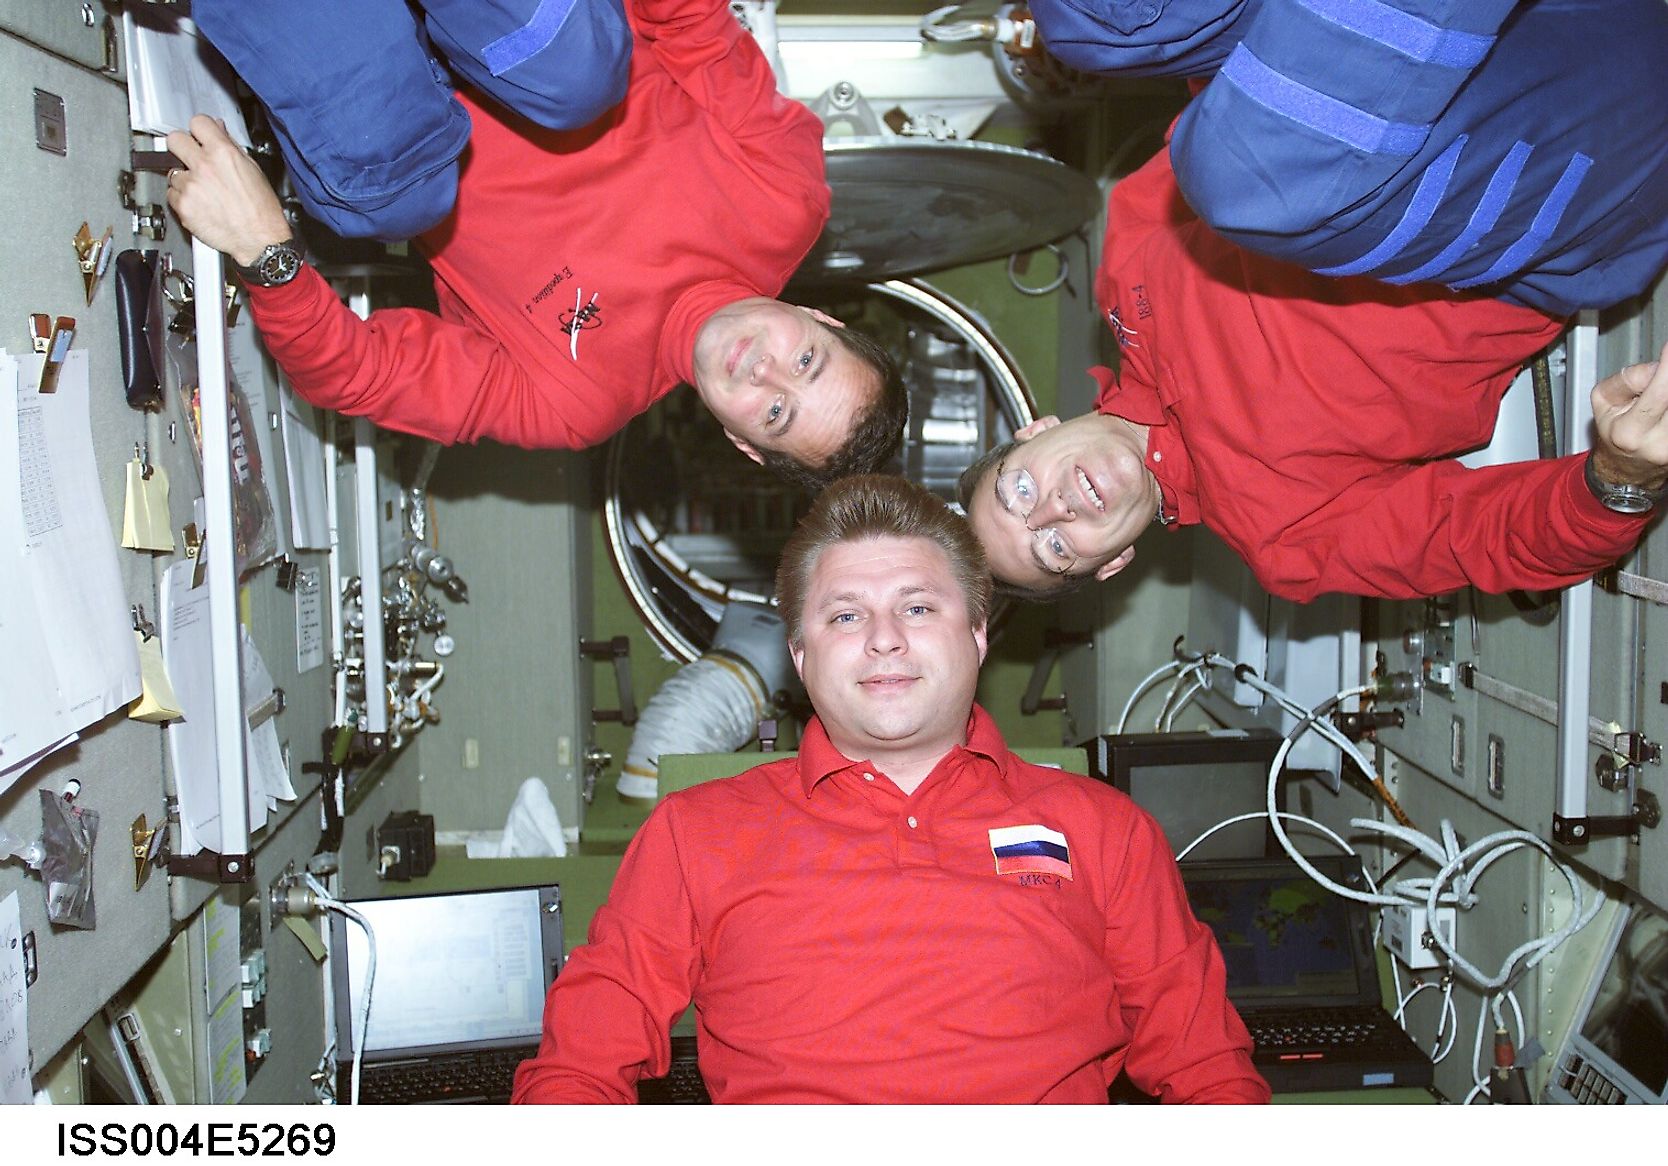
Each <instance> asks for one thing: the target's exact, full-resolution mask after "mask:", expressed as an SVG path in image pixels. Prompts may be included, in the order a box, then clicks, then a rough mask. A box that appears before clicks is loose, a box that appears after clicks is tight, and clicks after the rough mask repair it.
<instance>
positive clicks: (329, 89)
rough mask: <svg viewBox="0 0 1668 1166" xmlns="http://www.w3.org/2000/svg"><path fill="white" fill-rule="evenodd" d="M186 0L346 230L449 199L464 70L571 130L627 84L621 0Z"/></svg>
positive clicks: (382, 224) (404, 224)
mask: <svg viewBox="0 0 1668 1166" xmlns="http://www.w3.org/2000/svg"><path fill="white" fill-rule="evenodd" d="M417 2H418V3H419V5H420V7H421V10H422V11H421V15H422V17H423V26H422V28H419V26H418V24H417V20H416V13H414V11H413V10H412V8H411V7H410V6H409V5H408V4H407V3H406V0H353V2H352V3H350V4H342V3H340V2H339V0H195V2H194V3H193V4H192V16H193V18H194V19H195V20H196V21H197V24H198V26H199V27H200V28H201V29H202V31H203V34H204V35H205V36H206V37H207V38H208V39H209V41H210V42H211V43H212V44H213V45H214V46H215V48H217V49H218V50H219V51H220V52H221V53H222V54H223V55H224V56H225V57H226V59H227V60H228V61H229V62H230V63H231V65H232V68H233V69H235V70H236V71H237V73H238V75H239V76H240V77H242V78H243V80H244V83H245V84H247V85H248V86H249V88H250V89H252V90H253V91H254V93H255V95H256V96H257V97H259V98H260V99H261V102H262V104H264V105H265V106H266V108H267V111H268V113H269V114H270V115H271V120H272V123H273V129H274V132H275V133H276V134H277V137H278V145H279V148H280V149H281V150H282V151H283V154H284V161H285V162H286V163H287V164H288V166H289V171H290V178H291V181H292V182H293V184H294V186H295V189H296V193H297V194H298V195H299V197H300V199H301V202H302V205H303V206H305V207H306V208H307V211H308V212H309V213H310V214H312V215H313V216H314V217H315V218H317V219H319V220H320V221H321V222H323V223H324V224H325V225H326V226H328V227H329V228H330V229H331V230H332V231H334V232H336V233H337V234H339V235H342V236H345V237H349V238H361V237H369V238H376V239H384V240H397V239H409V238H411V237H412V236H413V235H416V234H419V233H420V232H422V231H424V230H427V229H428V228H429V227H432V226H434V225H435V224H436V223H438V222H439V221H440V220H441V219H443V218H445V217H446V215H447V214H449V213H450V212H451V209H452V204H453V201H454V200H455V198H456V196H457V181H458V161H457V159H458V155H459V154H460V153H462V151H463V147H464V146H465V145H466V144H467V142H468V141H469V116H468V114H467V113H465V112H464V109H463V107H462V106H461V105H460V104H459V103H458V102H457V100H456V99H455V98H454V97H453V96H452V90H453V89H454V88H455V86H456V84H457V81H456V79H455V78H454V77H453V76H451V75H450V74H448V73H447V71H446V70H445V69H444V68H442V67H441V65H439V64H438V63H437V62H436V61H435V60H434V59H433V57H431V55H430V49H431V47H432V48H433V49H434V50H437V51H438V53H439V54H440V55H442V56H443V57H444V58H445V60H446V62H447V64H449V65H450V67H451V69H452V70H454V71H455V72H456V74H457V75H458V76H459V77H461V78H462V79H463V80H466V81H468V82H469V83H470V84H471V85H473V86H475V87H476V88H479V89H480V90H481V91H483V92H484V93H486V94H487V95H488V96H490V97H492V98H494V99H495V100H497V101H499V102H501V103H502V104H504V105H505V106H507V107H509V108H510V109H512V110H514V111H515V112H517V113H519V114H521V115H522V116H524V117H527V118H529V119H531V120H532V121H534V122H537V123H538V124H540V125H543V126H547V127H550V128H552V129H570V128H576V127H578V126H582V125H585V124H587V123H588V122H591V121H593V120H595V119H596V118H597V117H598V116H600V115H601V114H602V113H604V112H605V111H606V110H608V109H609V108H610V107H611V106H613V105H615V104H616V103H617V102H618V101H619V100H620V98H621V97H623V96H624V95H625V89H626V79H627V72H628V68H629V65H630V60H631V29H630V27H629V25H628V24H627V23H626V18H625V14H624V12H623V11H622V9H621V0H417Z"/></svg>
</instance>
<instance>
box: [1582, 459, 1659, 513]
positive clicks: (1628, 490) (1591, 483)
mask: <svg viewBox="0 0 1668 1166" xmlns="http://www.w3.org/2000/svg"><path fill="white" fill-rule="evenodd" d="M1582 479H1583V480H1584V481H1585V482H1586V484H1587V490H1588V491H1589V492H1590V493H1591V494H1592V495H1593V497H1594V498H1596V499H1598V501H1599V504H1600V505H1602V506H1604V507H1605V508H1606V509H1608V510H1614V511H1616V512H1617V513H1618V514H1646V513H1649V512H1650V511H1651V510H1653V509H1655V507H1656V505H1657V504H1658V503H1659V502H1661V501H1662V500H1663V498H1664V497H1665V496H1668V474H1665V473H1656V474H1652V475H1651V476H1649V477H1646V478H1643V479H1641V478H1639V477H1638V476H1637V475H1632V474H1628V473H1627V472H1626V471H1625V470H1622V469H1620V468H1619V467H1617V466H1616V465H1615V464H1614V462H1613V460H1612V459H1610V458H1606V457H1604V456H1602V451H1601V450H1598V449H1594V450H1591V451H1589V452H1588V454H1587V458H1586V460H1585V461H1584V462H1583V463H1582Z"/></svg>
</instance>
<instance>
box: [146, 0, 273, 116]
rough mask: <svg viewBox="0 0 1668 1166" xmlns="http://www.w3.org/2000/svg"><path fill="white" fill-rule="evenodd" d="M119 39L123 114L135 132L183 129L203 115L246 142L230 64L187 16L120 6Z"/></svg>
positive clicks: (154, 9)
mask: <svg viewBox="0 0 1668 1166" xmlns="http://www.w3.org/2000/svg"><path fill="white" fill-rule="evenodd" d="M122 39H123V40H124V41H125V42H126V44H125V47H126V49H127V113H128V119H129V120H130V121H131V122H132V124H133V130H134V132H135V133H141V134H156V135H158V136H160V135H162V134H166V133H169V132H171V131H173V130H183V129H185V128H186V126H187V125H189V124H190V122H191V115H192V114H195V113H206V114H208V115H209V116H210V117H217V118H219V119H220V120H221V121H223V122H225V123H226V132H227V133H228V134H230V135H231V138H232V141H234V142H236V143H237V144H238V145H240V146H248V145H249V129H248V127H247V126H246V125H245V124H244V121H243V111H242V109H240V108H239V107H238V103H237V88H236V86H235V85H234V84H233V80H232V70H231V67H230V66H229V65H227V64H226V62H225V59H224V58H222V57H221V56H220V54H219V53H217V52H215V51H214V46H212V45H210V44H209V43H208V41H206V40H204V39H203V37H202V34H201V33H199V32H198V31H197V26H196V25H195V24H193V23H192V22H191V20H189V19H188V18H186V17H184V16H180V15H178V14H176V13H173V12H166V11H161V10H159V8H158V6H156V5H154V4H146V5H134V4H127V5H123V8H122Z"/></svg>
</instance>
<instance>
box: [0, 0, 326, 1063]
mask: <svg viewBox="0 0 1668 1166" xmlns="http://www.w3.org/2000/svg"><path fill="white" fill-rule="evenodd" d="M84 8H85V9H87V10H89V11H90V12H91V13H92V19H93V23H92V26H91V27H89V26H87V25H86V24H84V23H83V18H82V12H83V9H84ZM115 12H116V10H115V8H114V6H113V5H112V6H104V5H97V4H95V5H80V4H62V3H57V2H55V0H16V2H13V3H8V4H7V5H6V6H5V7H4V10H0V150H3V153H4V156H5V158H6V170H5V178H4V182H3V183H0V197H3V199H4V203H3V206H4V212H5V221H6V234H5V241H4V244H3V250H0V319H3V320H5V321H8V323H7V324H6V325H5V326H4V333H3V335H0V345H4V347H6V348H7V349H8V350H9V351H11V352H14V353H15V352H27V351H28V347H29V338H28V332H27V329H26V327H25V325H26V321H27V316H28V314H29V313H32V312H46V313H49V314H51V315H54V316H58V315H65V316H72V317H75V319H76V320H77V330H76V337H75V343H74V348H75V350H77V351H81V352H85V353H87V354H88V357H89V360H90V368H91V379H92V385H91V403H92V404H91V411H92V417H91V428H92V437H93V445H94V450H95V455H96V459H97V463H98V466H99V471H100V482H101V484H102V486H103V490H104V499H105V503H106V507H107V511H108V514H109V518H110V522H111V526H112V531H113V532H114V533H119V532H120V529H121V518H122V505H123V496H122V484H123V481H124V471H123V467H124V465H125V463H126V462H127V461H128V460H129V459H130V458H131V457H132V456H133V447H134V445H135V443H145V444H147V445H148V447H149V451H150V456H151V459H152V461H153V462H154V463H156V464H158V465H160V466H161V467H162V468H163V469H165V470H166V471H167V472H168V474H169V476H170V479H171V482H172V491H171V497H170V506H171V517H172V525H173V527H174V529H175V531H176V532H177V531H178V530H179V529H180V528H181V527H183V526H184V525H185V523H186V522H188V521H189V520H190V514H191V501H192V498H193V497H194V496H195V495H196V493H197V486H196V483H197V481H198V480H199V479H198V473H197V470H196V468H195V461H194V458H193V455H192V453H191V451H190V448H189V446H188V445H187V441H188V440H189V439H188V437H187V436H186V435H185V433H184V432H183V430H182V429H180V428H179V427H176V432H175V436H176V440H173V441H170V440H169V437H168V425H167V420H168V418H170V417H172V416H174V414H173V413H172V412H166V413H163V414H147V413H141V412H136V411H134V410H133V409H130V408H129V407H128V406H127V404H126V403H125V400H124V398H123V393H122V384H121V364H120V357H119V350H118V347H117V325H116V307H115V303H116V297H115V292H114V289H113V286H112V280H111V279H110V277H109V276H108V275H107V276H106V278H105V279H104V280H103V282H102V284H101V285H100V286H99V288H98V290H97V292H96V294H95V298H94V300H93V302H92V304H91V305H89V304H87V302H86V299H85V295H84V293H83V287H82V280H81V274H80V271H79V268H78V267H77V265H76V256H75V251H74V249H73V247H72V246H71V238H72V236H74V234H75V233H76V230H77V229H78V228H79V227H80V225H81V223H82V222H83V221H84V220H85V221H86V222H87V223H88V224H89V227H90V228H91V230H92V231H93V232H94V233H95V235H96V234H98V233H100V232H102V230H103V228H104V227H105V226H106V225H109V226H111V227H113V228H114V237H113V246H114V247H115V248H116V249H117V250H120V249H124V248H127V247H156V246H158V244H157V243H156V242H154V241H152V240H150V239H146V238H144V237H141V236H138V235H136V234H135V233H134V231H133V218H132V215H131V214H130V213H129V212H128V211H127V210H125V209H124V208H123V207H122V205H121V203H120V201H119V199H118V196H117V177H118V174H119V173H120V172H121V171H122V170H124V169H126V168H127V166H128V153H129V150H130V149H131V148H132V146H133V142H132V139H131V137H130V135H129V132H128V115H127V96H126V90H125V86H124V84H123V74H122V72H121V69H120V62H119V60H118V68H117V71H116V72H115V73H109V72H104V71H102V69H101V66H102V65H103V62H104V31H103V27H102V22H103V20H104V19H105V17H106V16H114V15H115ZM118 19H119V18H118ZM36 88H40V89H44V90H47V91H49V92H52V93H54V94H56V95H58V96H59V97H61V98H62V99H63V101H64V105H65V118H66V137H67V144H68V150H67V154H66V155H64V156H59V155H57V154H53V153H49V152H47V151H45V150H42V149H38V148H37V147H36V145H35V140H34V127H33V108H34V105H33V90H34V89H36ZM163 191H164V183H163V179H162V177H161V176H160V175H141V176H140V177H139V179H138V195H139V199H140V201H141V202H142V203H159V202H161V201H162V198H163ZM169 228H170V233H169V234H168V236H167V237H166V239H165V241H164V242H163V243H162V244H161V246H163V247H165V248H166V249H167V250H168V251H169V252H170V253H172V254H173V255H174V257H175V259H176V260H177V261H178V262H180V263H181V264H183V265H184V266H185V267H186V268H187V269H188V268H189V247H188V243H187V241H186V240H185V239H183V238H182V237H181V235H180V232H179V231H178V228H177V226H176V225H175V224H173V222H172V221H171V220H170V222H169ZM268 375H269V374H268ZM268 388H269V390H270V388H271V384H270V379H269V382H268ZM167 392H168V394H169V395H170V397H171V398H172V397H173V396H175V395H176V394H177V393H178V392H179V384H178V382H177V380H176V379H174V378H173V377H172V376H171V377H170V381H169V384H168V386H167ZM266 421H267V419H266V418H261V419H259V420H258V423H260V424H265V423H266ZM280 446H281V443H280ZM280 456H281V452H280ZM270 473H271V480H272V482H273V485H274V490H275V492H276V496H277V499H278V505H279V512H280V514H281V515H282V514H287V509H286V506H287V502H286V500H285V499H284V496H283V494H284V487H283V468H282V462H281V460H280V462H279V464H278V465H275V466H273V467H270ZM116 555H117V558H118V563H119V566H120V572H121V580H122V586H123V592H124V599H125V600H126V602H127V603H133V604H141V605H143V606H144V608H145V611H146V613H147V614H148V615H150V616H151V617H152V618H153V619H154V618H155V616H156V613H157V610H158V608H157V580H158V578H159V576H160V572H161V570H162V569H163V568H164V567H166V566H167V565H168V564H169V563H170V562H172V561H174V559H173V558H172V557H169V556H152V555H151V554H149V553H145V552H137V551H130V550H122V549H117V551H116ZM295 557H296V558H297V559H298V560H299V561H300V562H301V563H302V565H303V566H306V567H309V568H316V567H320V566H321V564H322V558H321V557H320V556H317V555H300V556H295ZM274 577H275V571H274V569H273V568H272V567H267V568H265V569H263V570H260V571H258V572H256V573H255V574H254V575H253V576H252V577H250V578H249V579H248V580H247V581H246V584H245V586H244V588H243V597H242V604H243V610H244V612H245V613H246V621H247V624H248V626H249V627H250V629H251V631H252V633H253V635H254V638H255V642H256V644H257V646H258V647H259V648H260V650H261V652H262V654H263V657H264V658H265V660H266V662H267V664H268V666H269V668H270V670H271V672H272V674H273V678H274V681H275V683H276V684H277V685H278V686H279V687H281V688H283V689H284V692H285V696H286V698H287V706H286V709H285V711H284V712H283V713H282V714H280V716H279V718H278V721H277V724H278V726H279V735H280V738H281V739H282V740H283V741H284V742H285V743H286V744H287V746H288V748H289V752H290V771H291V777H292V781H293V782H294V783H295V785H296V787H297V791H298V793H299V794H300V797H298V799H297V800H296V801H295V802H294V803H292V804H289V805H281V806H280V809H279V812H278V814H277V815H276V817H275V818H274V819H273V821H272V822H271V823H270V824H269V826H268V827H267V828H266V829H265V830H264V831H263V832H262V833H261V834H259V835H257V837H256V839H255V863H254V865H255V871H256V878H257V879H261V878H262V877H264V876H265V875H266V873H267V872H268V870H269V869H271V868H272V867H273V866H274V865H277V866H282V864H283V862H284V861H288V860H290V859H291V858H303V859H304V858H305V855H306V854H307V853H310V851H311V848H312V845H313V843H314V842H315V841H316V839H317V829H316V827H317V821H318V816H317V810H316V808H315V805H314V798H313V796H312V790H313V788H314V786H315V785H316V779H314V778H312V777H309V776H307V775H304V774H303V773H302V772H301V768H300V767H301V764H302V762H304V761H307V760H315V759H317V757H318V734H319V732H320V731H321V730H322V729H323V726H324V723H325V720H326V717H327V715H328V671H329V670H328V668H318V669H314V670H312V671H310V672H308V673H305V674H298V673H297V670H296V660H295V649H294V644H295V610H294V599H293V596H291V595H290V593H288V592H285V591H282V590H280V589H279V588H278V587H276V586H275V584H274ZM124 613H125V608H124ZM71 779H74V780H76V781H79V782H80V784H81V794H80V796H79V804H80V805H82V806H85V807H88V808H91V809H93V810H96V811H98V813H99V815H100V824H99V836H98V842H97V845H96V848H95V851H94V863H93V870H94V900H95V903H96V909H97V927H96V928H95V929H93V930H91V931H81V930H74V929H60V928H57V927H55V926H53V925H51V924H50V923H48V921H47V919H46V916H45V895H44V891H43V887H42V883H41V880H40V878H39V876H38V875H35V874H31V873H27V872H26V871H25V869H24V867H23V866H22V865H21V864H19V863H16V862H9V863H6V864H4V865H0V897H3V896H7V895H10V894H13V893H16V894H17V896H18V899H19V902H20V905H21V911H22V923H23V929H24V931H25V932H28V933H32V934H33V937H34V939H35V942H36V948H37V953H38V964H39V978H38V979H37V981H36V983H35V984H34V985H33V986H32V987H31V988H30V989H29V1045H30V1052H31V1054H32V1057H33V1062H34V1065H35V1066H36V1068H37V1069H41V1068H44V1067H45V1066H46V1065H47V1064H48V1063H49V1062H50V1061H52V1060H53V1059H54V1058H55V1057H57V1056H58V1055H59V1054H60V1053H61V1052H62V1051H63V1050H64V1049H65V1048H66V1047H67V1046H68V1045H69V1044H70V1043H71V1042H72V1041H73V1040H74V1039H75V1037H76V1034H77V1033H78V1031H79V1030H80V1029H81V1028H82V1026H83V1025H84V1024H85V1023H86V1022H87V1020H88V1019H89V1018H90V1017H91V1016H93V1015H94V1013H95V1012H97V1011H98V1010H99V1009H100V1008H101V1007H102V1006H103V1005H104V1003H105V1002H106V1001H107V1000H108V999H109V998H110V997H111V996H112V995H114V994H115V993H116V992H117V990H118V989H120V988H122V987H123V985H124V984H126V983H127V982H128V981H129V980H130V979H132V978H133V977H134V975H135V973H137V972H138V971H139V970H140V969H141V967H142V966H144V965H145V964H146V963H147V961H149V960H150V959H151V958H152V957H153V956H154V955H155V954H156V953H158V952H159V951H161V950H162V949H163V948H164V946H165V945H166V944H167V943H168V942H169V939H170V936H171V935H172V934H173V933H174V931H175V929H176V927H177V926H178V925H179V924H180V923H181V921H183V920H185V919H187V918H189V917H190V916H191V915H192V914H193V913H194V912H195V911H197V910H198V909H199V907H200V905H201V904H202V903H203V902H204V900H205V899H206V898H207V897H208V895H209V894H211V893H213V892H214V890H215V885H214V884H212V883H210V882H208V881H205V880H201V879H196V878H175V879H172V880H171V879H169V878H168V877H166V876H164V875H163V874H162V873H161V872H156V871H152V872H150V873H149V875H148V877H147V878H146V880H145V881H144V883H143V885H142V887H141V888H140V889H139V890H137V891H136V890H135V889H134V863H133V861H132V859H131V857H130V854H129V845H130V844H129V839H128V835H129V825H130V823H132V822H133V820H134V819H135V818H136V817H137V816H138V815H139V814H141V813H142V814H144V815H145V816H146V820H147V823H148V824H150V825H155V824H156V823H157V822H158V821H159V820H160V819H162V818H163V817H164V816H165V798H166V797H167V796H168V794H170V793H171V792H172V789H173V784H172V775H171V774H170V772H169V770H168V762H167V759H166V747H165V745H164V740H163V730H162V728H161V727H160V726H158V725H155V724H148V723H142V722H139V721H131V720H129V719H128V718H127V717H126V716H124V715H123V714H122V713H120V712H118V713H115V714H112V715H111V716H108V717H105V718H104V719H103V720H101V721H100V722H98V723H97V724H94V725H92V726H90V727H89V728H88V729H87V730H86V731H84V732H83V733H82V735H81V739H80V740H79V741H78V742H77V743H75V744H74V745H72V746H70V747H68V748H66V749H62V750H60V751H58V752H57V753H54V754H52V755H51V756H50V757H49V758H48V759H47V760H46V761H45V762H43V763H42V764H40V765H39V766H37V767H36V768H34V769H32V770H30V771H29V772H28V773H27V774H25V775H24V776H23V777H22V778H21V779H20V780H19V781H17V782H16V783H15V784H14V785H13V786H12V787H11V788H9V789H8V790H6V791H5V792H4V793H0V822H3V823H4V825H5V826H6V828H7V829H8V830H9V831H10V832H12V833H15V834H18V835H21V836H23V837H25V838H34V837H37V836H39V834H40V829H41V813H40V806H39V794H38V792H37V791H39V790H51V791H55V792H56V791H60V790H62V789H63V788H64V786H65V784H66V783H67V782H69V781H70V780H71ZM170 883H172V888H170ZM171 891H172V893H171ZM281 967H282V968H283V970H282V971H281V972H280V974H279V975H278V977H277V978H276V979H275V980H274V982H273V983H274V990H275V992H276V993H277V995H278V999H277V1000H276V1001H275V1011H277V1012H278V1013H279V1014H281V1015H282V1014H284V1013H286V1012H287V1011H288V1010H289V1009H291V1007H292V1006H294V1007H296V1008H298V1009H299V1010H302V1011H305V1009H306V1008H307V1006H308V1005H307V1000H308V998H309V996H308V994H309V993H312V999H313V1000H315V1001H316V988H313V987H311V986H310V985H308V984H307V983H305V982H304V981H305V977H302V978H301V981H303V982H297V981H296V980H294V979H292V977H291V975H290V973H289V970H288V968H287V965H281ZM292 991H293V992H294V993H295V994H294V995H293V996H292V995H291V993H292ZM314 1006H315V1007H316V1004H315V1005H314ZM306 1044H307V1046H308V1048H309V1050H310V1051H309V1052H308V1053H307V1054H306V1055H307V1056H311V1057H316V1056H317V1053H318V1046H317V1038H316V1037H315V1038H309V1040H308V1041H307V1042H306ZM283 1055H284V1056H286V1057H287V1056H291V1055H300V1050H299V1048H298V1049H296V1050H288V1049H286V1050H284V1052H283ZM257 1083H260V1082H259V1078H257Z"/></svg>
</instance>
